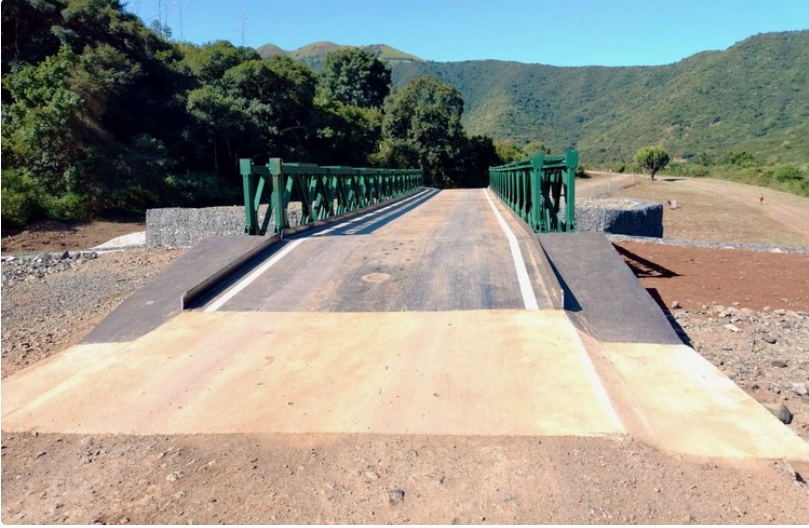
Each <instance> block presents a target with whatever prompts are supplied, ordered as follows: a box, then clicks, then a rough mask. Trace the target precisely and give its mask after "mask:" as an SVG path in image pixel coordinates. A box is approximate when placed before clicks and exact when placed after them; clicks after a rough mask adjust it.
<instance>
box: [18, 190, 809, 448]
mask: <svg viewBox="0 0 809 528" xmlns="http://www.w3.org/2000/svg"><path fill="white" fill-rule="evenodd" d="M490 198H491V197H490V196H487V193H486V191H483V190H467V191H451V192H447V191H443V192H438V193H436V192H435V191H430V192H427V193H422V194H418V195H414V196H411V197H408V198H406V199H404V200H402V201H401V202H400V203H398V204H391V205H386V206H385V207H381V208H379V209H378V210H376V211H372V212H369V213H365V214H362V215H358V216H355V217H354V218H353V219H348V220H341V221H340V222H338V223H335V224H333V225H331V226H323V227H322V228H321V229H320V230H317V229H316V230H313V231H312V232H311V233H293V234H291V235H292V236H289V237H285V238H284V240H281V237H278V238H277V239H274V240H270V239H268V240H265V241H262V242H261V243H257V242H250V243H245V242H238V243H234V244H232V245H231V244H228V243H222V242H221V241H210V242H205V243H203V244H200V245H199V246H197V247H196V248H193V249H191V250H189V252H188V253H187V255H185V256H184V258H183V259H180V260H178V261H177V262H176V263H175V264H174V265H172V266H171V267H170V268H169V269H168V270H167V271H166V272H165V273H164V275H162V276H160V277H158V278H157V279H155V281H154V282H152V283H151V284H150V285H147V286H146V287H145V288H144V289H143V290H141V291H140V292H138V293H137V294H135V295H133V297H132V298H131V299H130V300H129V301H127V302H125V303H124V304H123V305H122V306H121V307H120V308H119V309H118V310H117V311H116V312H114V313H113V314H112V315H111V316H110V317H109V318H108V319H107V320H106V321H105V322H104V323H103V324H102V325H101V326H99V328H98V329H97V331H94V332H93V333H92V334H91V337H92V339H87V340H86V341H85V342H84V343H82V344H80V345H78V346H76V347H73V348H71V349H69V350H67V351H65V352H63V353H61V354H59V355H57V356H54V357H52V358H49V359H47V360H45V361H42V362H40V363H38V364H36V365H33V366H31V367H29V368H28V369H25V370H23V371H20V372H18V373H16V374H14V375H12V376H9V377H8V378H6V379H5V380H4V381H3V386H2V428H3V430H4V431H31V430H36V431H41V432H62V433H82V434H85V433H86V434H96V433H98V434H101V433H129V434H193V433H335V434H339V433H378V434H442V435H527V436H602V435H620V436H622V435H630V436H633V437H636V438H639V439H641V440H643V441H645V442H648V443H649V444H652V445H654V446H657V447H658V448H659V449H661V450H663V451H665V452H669V453H673V454H684V455H692V456H700V457H703V456H704V457H725V458H732V459H748V458H750V459H787V460H792V461H803V462H809V445H808V444H806V443H805V442H803V441H802V440H801V439H800V438H799V437H798V436H797V435H795V434H794V433H792V432H791V431H790V430H789V429H788V428H787V427H785V426H784V425H783V424H781V423H780V422H779V421H778V420H777V419H776V418H775V417H773V416H772V415H771V414H770V413H769V412H767V411H766V410H765V409H764V408H763V407H761V406H760V405H759V404H758V403H756V402H755V401H754V400H753V399H752V398H750V397H749V396H747V395H746V394H745V393H744V392H743V391H742V390H741V389H739V388H738V387H737V386H736V385H735V384H734V383H733V382H732V381H730V380H729V379H727V378H726V377H725V376H724V375H723V374H722V373H721V372H719V371H718V370H717V369H715V368H714V367H713V366H712V365H710V363H709V362H708V361H707V360H705V359H704V358H702V357H701V356H700V355H699V354H697V353H696V352H695V351H694V350H692V349H691V348H689V347H687V346H685V345H683V344H682V343H680V342H679V340H678V338H677V336H676V333H675V332H674V331H673V330H672V328H671V327H670V325H669V323H668V322H667V320H666V317H665V316H664V315H663V314H662V312H661V311H660V309H659V307H657V305H656V304H655V303H654V302H653V301H652V300H651V298H649V295H648V294H647V293H646V292H645V290H644V289H643V288H642V287H641V286H640V284H639V283H638V281H637V280H636V279H635V278H634V276H632V274H631V272H630V271H629V270H628V269H627V268H626V266H625V265H624V264H623V262H622V261H621V259H620V257H619V256H618V255H617V253H616V252H615V251H614V250H613V249H612V247H611V246H610V244H609V243H608V242H607V241H606V239H605V238H604V237H603V235H598V234H590V233H583V234H570V235H548V236H545V235H542V236H539V237H537V236H535V235H534V234H533V233H530V232H527V231H526V230H525V229H524V228H525V227H527V226H524V224H521V223H520V221H519V219H518V218H517V217H516V216H515V215H514V214H512V213H511V212H510V211H508V210H507V209H506V208H505V207H503V206H502V204H500V203H499V202H498V201H497V200H494V201H492V200H490ZM509 233H510V234H509ZM401 243H404V244H405V245H404V246H402V245H400V244H401ZM395 248H400V249H395ZM210 252H213V254H214V257H215V258H216V259H218V262H220V264H221V265H217V266H213V265H212V266H211V267H210V269H209V268H200V267H199V266H203V265H204V263H205V262H206V261H207V260H206V258H205V255H206V253H210ZM329 255H333V256H334V257H332V258H333V259H336V260H330V259H329ZM281 257H283V259H282V258H281ZM362 257H366V258H362ZM284 259H286V260H284ZM397 259H398V260H397ZM270 262H273V263H274V265H273V266H267V263H270ZM214 268H221V269H218V270H217V269H214ZM262 268H266V269H265V270H264V271H263V272H262V274H261V275H260V276H258V275H256V276H255V277H254V280H251V281H250V283H249V285H246V286H244V287H243V289H240V288H242V286H240V285H241V284H245V282H244V280H245V279H246V278H249V277H251V276H253V275H254V274H255V272H256V270H259V269H262ZM223 269H225V270H229V272H228V273H225V274H223V273H221V271H222V270H223ZM433 272H434V273H435V274H437V275H439V276H440V277H441V280H438V281H436V279H435V277H434V276H432V275H431V273H433ZM299 274H303V275H299ZM375 274H376V275H375ZM301 276H305V277H306V281H305V282H306V283H307V284H310V285H311V284H314V285H315V286H314V287H308V288H303V289H302V287H299V286H297V285H298V284H299V282H300V281H301V280H303V279H302V278H301ZM379 276H384V277H385V280H384V281H377V280H370V281H369V280H368V278H369V277H371V278H374V279H376V278H378V277H379ZM216 277H218V278H219V279H222V280H223V281H224V282H221V283H220V282H219V281H217V280H213V278H216ZM419 277H423V280H419ZM453 278H457V281H455V282H452V281H453V280H455V279H453ZM448 283H449V284H448ZM425 284H427V285H430V284H435V286H434V287H433V286H428V287H425ZM288 285H291V286H288ZM453 285H454V286H455V287H454V288H453V287H452V286H453ZM203 286H204V287H203ZM394 286H395V287H394ZM206 288H207V290H206ZM251 288H254V289H251ZM284 288H289V289H284ZM203 290H206V291H207V293H205V291H203ZM208 290H209V291H208ZM237 290H238V292H237ZM234 292H236V293H234ZM296 292H298V293H299V295H296ZM528 297H531V298H533V302H528V301H527V298H528ZM190 298H198V299H200V300H199V302H198V303H197V304H196V305H194V306H195V308H194V309H193V310H188V309H185V310H183V309H182V308H183V303H182V302H181V300H182V299H186V300H188V299H190ZM341 299H342V302H341ZM185 306H186V308H188V304H186V305H185ZM414 306H417V307H419V308H420V309H419V310H417V311H411V309H410V308H412V307H414ZM212 307H214V308H216V309H212ZM274 308H275V309H274ZM144 321H146V322H148V324H146V325H144V324H141V323H142V322H144Z"/></svg>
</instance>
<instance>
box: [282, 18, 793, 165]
mask: <svg viewBox="0 0 809 528" xmlns="http://www.w3.org/2000/svg"><path fill="white" fill-rule="evenodd" d="M341 47H342V46H338V45H336V44H331V43H317V44H312V45H310V46H305V47H304V48H301V49H299V50H296V51H293V52H288V53H289V55H290V56H292V57H293V58H295V59H296V60H299V61H301V62H305V63H307V64H309V65H310V66H313V67H314V68H318V67H319V66H321V65H322V63H323V60H324V58H325V54H326V53H327V52H328V51H331V50H333V49H339V48H341ZM366 49H371V50H372V51H374V53H376V54H377V56H379V57H380V58H381V59H382V60H384V61H386V62H387V63H388V64H389V66H390V67H391V69H392V71H393V81H394V83H395V84H396V85H397V86H401V85H403V84H404V83H405V82H407V81H408V80H410V79H412V78H415V77H417V76H419V75H424V74H429V75H433V76H435V77H438V78H439V79H441V80H442V81H443V82H446V83H448V84H450V85H452V86H454V87H455V88H457V89H458V90H459V91H460V92H461V93H462V94H463V97H464V101H465V104H466V108H465V112H464V125H465V127H466V128H467V130H468V131H469V132H472V133H477V134H487V135H489V136H491V137H493V138H494V139H497V140H509V141H513V142H515V143H517V144H526V143H529V142H531V141H534V140H542V141H543V142H545V143H546V144H547V145H549V146H550V147H551V148H552V149H553V150H554V151H555V152H559V151H561V150H562V149H564V148H566V147H571V146H576V147H578V148H579V149H580V150H581V152H582V157H583V159H584V160H586V161H587V162H588V163H604V162H609V161H620V160H621V157H622V156H623V157H624V158H625V159H627V160H629V159H630V158H631V156H632V154H633V153H634V152H635V151H636V150H637V149H638V148H639V147H641V146H644V145H648V144H653V143H656V144H662V145H663V146H665V147H666V148H668V149H669V150H670V151H671V153H672V155H674V156H678V157H685V158H690V157H692V156H695V155H698V154H700V153H703V152H707V153H722V152H726V151H728V150H742V149H744V150H748V151H750V152H752V153H754V154H755V155H756V156H757V157H758V158H759V159H760V160H761V161H777V160H781V161H788V162H794V161H800V162H809V133H807V129H808V128H809V125H808V124H807V123H809V31H794V32H786V33H768V34H762V35H756V36H754V37H750V38H748V39H746V40H744V41H742V42H739V43H737V44H736V45H734V46H732V47H731V48H729V49H727V50H725V51H710V52H703V53H699V54H697V55H694V56H691V57H689V58H686V59H684V60H682V61H680V62H677V63H674V64H670V65H666V66H646V67H598V66H590V67H557V66H548V65H543V64H524V63H519V62H506V61H495V60H480V61H464V62H430V61H423V60H421V59H418V58H416V57H413V56H412V55H408V54H406V53H403V52H400V51H398V50H394V49H393V48H389V47H387V46H368V47H366Z"/></svg>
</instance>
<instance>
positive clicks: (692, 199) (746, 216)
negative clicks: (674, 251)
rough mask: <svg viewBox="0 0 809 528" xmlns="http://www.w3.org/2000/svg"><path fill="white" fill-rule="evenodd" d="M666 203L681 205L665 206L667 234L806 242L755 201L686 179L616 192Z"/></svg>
mask: <svg viewBox="0 0 809 528" xmlns="http://www.w3.org/2000/svg"><path fill="white" fill-rule="evenodd" d="M613 195H615V196H627V197H631V198H638V199H641V200H648V201H651V202H658V203H663V204H665V203H666V201H667V200H676V201H677V209H668V208H666V209H664V212H663V236H664V237H665V238H675V239H685V240H702V241H708V242H728V243H739V244H776V245H786V246H803V245H806V241H805V240H804V239H803V238H802V237H801V236H799V235H797V234H793V233H789V232H786V231H785V230H784V227H783V225H782V224H780V223H779V222H776V221H775V220H773V219H771V218H768V217H766V216H765V215H763V214H762V213H761V212H760V211H759V210H757V209H756V208H757V207H760V206H759V205H758V204H755V203H750V204H747V203H744V202H740V201H738V200H733V199H728V198H727V197H726V196H724V195H722V194H721V193H717V192H714V191H709V190H705V189H697V188H694V187H690V186H688V182H687V181H686V180H674V179H664V180H658V181H654V182H651V181H644V182H640V183H638V184H636V185H633V186H631V187H627V188H626V189H622V190H620V191H617V192H615V193H613Z"/></svg>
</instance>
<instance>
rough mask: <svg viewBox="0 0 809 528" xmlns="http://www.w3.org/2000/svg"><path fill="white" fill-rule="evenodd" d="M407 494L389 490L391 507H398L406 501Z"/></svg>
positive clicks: (397, 490)
mask: <svg viewBox="0 0 809 528" xmlns="http://www.w3.org/2000/svg"><path fill="white" fill-rule="evenodd" d="M404 497H405V492H404V491H402V490H400V489H393V490H388V503H389V504H390V505H391V506H396V505H397V504H399V503H400V502H402V501H404Z"/></svg>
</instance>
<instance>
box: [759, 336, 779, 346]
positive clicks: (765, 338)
mask: <svg viewBox="0 0 809 528" xmlns="http://www.w3.org/2000/svg"><path fill="white" fill-rule="evenodd" d="M761 340H762V341H764V342H765V343H769V344H771V345H774V344H776V343H777V342H778V340H777V339H776V338H774V337H773V336H771V335H770V334H763V335H762V336H761Z"/></svg>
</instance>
